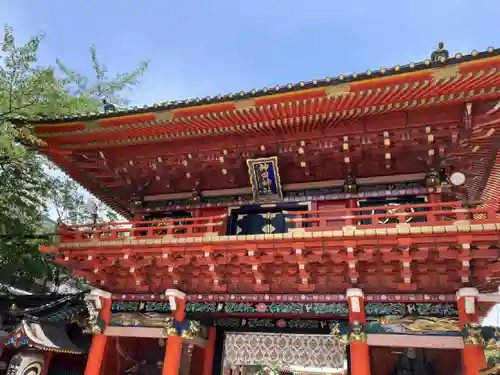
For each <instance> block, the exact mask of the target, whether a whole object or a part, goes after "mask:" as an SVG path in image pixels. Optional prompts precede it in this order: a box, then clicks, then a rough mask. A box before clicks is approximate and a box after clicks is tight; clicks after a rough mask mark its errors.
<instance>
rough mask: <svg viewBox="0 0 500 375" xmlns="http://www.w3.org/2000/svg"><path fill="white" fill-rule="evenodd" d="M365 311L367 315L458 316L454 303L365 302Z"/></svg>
mask: <svg viewBox="0 0 500 375" xmlns="http://www.w3.org/2000/svg"><path fill="white" fill-rule="evenodd" d="M365 312H366V315H367V316H369V317H379V316H397V317H403V316H407V315H410V316H432V317H450V318H454V317H458V308H457V304H456V303H430V302H420V303H418V302H417V303H403V302H400V303H398V302H367V303H365Z"/></svg>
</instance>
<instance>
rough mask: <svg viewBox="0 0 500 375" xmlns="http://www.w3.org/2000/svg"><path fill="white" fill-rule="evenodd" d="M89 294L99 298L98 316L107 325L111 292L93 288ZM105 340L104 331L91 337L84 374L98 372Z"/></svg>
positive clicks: (95, 373) (97, 373)
mask: <svg viewBox="0 0 500 375" xmlns="http://www.w3.org/2000/svg"><path fill="white" fill-rule="evenodd" d="M91 295H94V296H95V297H96V298H99V299H100V301H101V311H100V317H101V319H102V320H103V321H104V322H105V323H106V325H108V324H109V321H110V319H111V294H109V293H107V292H103V291H102V290H93V291H92V292H91ZM106 342H107V337H106V336H104V333H101V334H97V335H94V337H93V338H92V345H91V346H90V350H89V356H88V358H87V366H86V367H85V375H99V374H100V372H101V364H102V360H103V358H104V351H105V349H106Z"/></svg>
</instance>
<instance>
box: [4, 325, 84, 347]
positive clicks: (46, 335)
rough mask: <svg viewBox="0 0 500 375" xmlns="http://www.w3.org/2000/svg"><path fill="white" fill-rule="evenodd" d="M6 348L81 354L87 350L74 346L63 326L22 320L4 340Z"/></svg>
mask: <svg viewBox="0 0 500 375" xmlns="http://www.w3.org/2000/svg"><path fill="white" fill-rule="evenodd" d="M5 345H6V346H7V347H9V346H11V347H13V348H16V349H18V348H20V347H22V346H29V347H33V348H36V349H39V350H43V351H51V352H58V353H69V354H83V353H85V352H86V351H87V350H88V348H80V347H79V346H77V345H75V344H74V343H73V342H72V341H71V339H70V338H69V336H68V334H67V333H66V331H65V328H64V326H60V325H55V324H51V323H47V322H37V321H27V320H23V321H22V322H21V324H20V325H19V326H18V327H17V329H16V330H15V331H14V332H13V333H12V334H11V335H9V336H8V337H7V339H6V340H5Z"/></svg>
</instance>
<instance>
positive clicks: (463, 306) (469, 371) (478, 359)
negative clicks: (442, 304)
mask: <svg viewBox="0 0 500 375" xmlns="http://www.w3.org/2000/svg"><path fill="white" fill-rule="evenodd" d="M478 297H479V292H478V291H477V289H475V288H462V289H460V290H459V291H458V292H457V303H458V319H459V323H460V328H464V326H465V325H466V324H474V323H476V324H477V323H479V317H478V314H477V299H478ZM462 358H463V364H464V370H465V372H464V373H465V375H479V370H481V369H483V368H485V367H486V358H485V356H484V347H483V345H482V344H471V343H468V342H467V340H464V351H463V355H462Z"/></svg>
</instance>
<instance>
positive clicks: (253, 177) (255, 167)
mask: <svg viewBox="0 0 500 375" xmlns="http://www.w3.org/2000/svg"><path fill="white" fill-rule="evenodd" d="M247 166H248V173H249V175H250V183H251V185H252V192H253V197H254V199H255V200H256V201H261V202H262V201H277V200H281V199H282V198H283V193H282V191H281V182H280V174H279V168H278V158H277V157H276V156H273V157H269V158H259V159H247Z"/></svg>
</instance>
